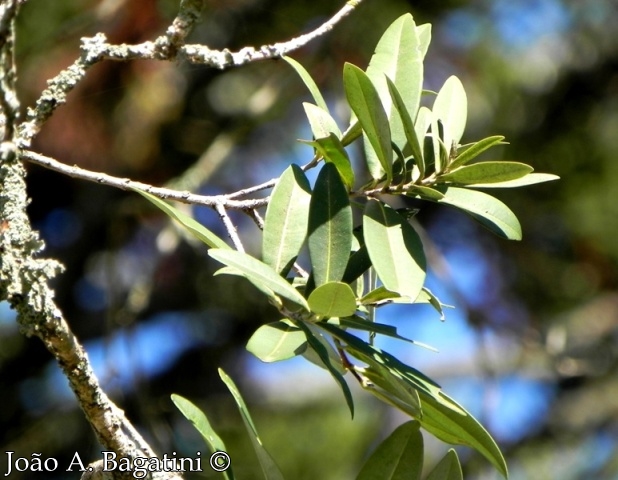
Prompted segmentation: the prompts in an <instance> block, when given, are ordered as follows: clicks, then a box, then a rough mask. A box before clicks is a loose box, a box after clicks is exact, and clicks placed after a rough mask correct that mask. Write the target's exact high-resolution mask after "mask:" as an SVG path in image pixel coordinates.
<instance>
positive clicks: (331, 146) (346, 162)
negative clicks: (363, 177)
mask: <svg viewBox="0 0 618 480" xmlns="http://www.w3.org/2000/svg"><path fill="white" fill-rule="evenodd" d="M311 145H313V146H314V147H315V148H316V149H317V151H318V152H319V153H320V155H322V157H324V160H326V161H327V162H329V163H332V164H333V165H335V167H337V171H338V172H339V175H341V180H343V183H344V184H345V186H346V187H347V188H348V190H350V189H351V188H352V187H353V186H354V170H352V164H351V163H350V158H349V157H348V154H347V152H346V151H345V148H343V144H342V143H341V140H339V139H338V138H337V137H336V136H335V134H334V133H331V134H329V135H328V136H327V137H326V138H318V139H317V140H316V141H314V142H311Z"/></svg>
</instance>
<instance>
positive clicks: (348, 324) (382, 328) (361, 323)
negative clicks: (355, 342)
mask: <svg viewBox="0 0 618 480" xmlns="http://www.w3.org/2000/svg"><path fill="white" fill-rule="evenodd" d="M329 323H331V324H333V325H334V324H338V325H341V326H342V327H345V328H352V329H355V330H363V331H366V332H371V333H375V334H379V335H385V336H387V337H392V338H397V339H399V340H403V341H404V342H408V343H412V344H414V345H416V346H418V347H423V348H427V349H428V350H431V351H433V352H436V351H437V350H436V349H435V348H433V347H430V346H429V345H425V344H424V343H420V342H417V341H415V340H411V339H409V338H406V337H403V336H401V335H399V334H398V333H397V328H396V327H393V326H392V325H386V324H384V323H378V322H371V321H369V320H365V319H364V318H362V317H359V316H358V315H353V316H350V317H342V318H339V319H338V320H337V321H335V320H330V321H329Z"/></svg>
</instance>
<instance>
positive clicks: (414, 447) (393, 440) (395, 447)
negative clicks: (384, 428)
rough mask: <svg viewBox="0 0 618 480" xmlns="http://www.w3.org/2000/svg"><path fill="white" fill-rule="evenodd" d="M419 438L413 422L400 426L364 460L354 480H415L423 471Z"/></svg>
mask: <svg viewBox="0 0 618 480" xmlns="http://www.w3.org/2000/svg"><path fill="white" fill-rule="evenodd" d="M423 453H424V447H423V435H422V434H421V431H420V424H419V423H418V422H416V421H410V422H406V423H404V424H403V425H400V426H399V427H397V428H396V429H395V431H393V433H391V434H390V435H389V436H388V438H387V439H386V440H384V441H383V442H382V443H381V444H380V445H378V448H377V449H376V450H375V452H373V454H372V455H371V457H369V458H368V459H367V461H366V462H365V465H363V468H362V470H361V471H360V473H359V474H358V477H356V479H357V480H376V479H380V480H418V479H420V478H421V473H422V471H423Z"/></svg>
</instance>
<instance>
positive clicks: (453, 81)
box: [433, 76, 468, 152]
mask: <svg viewBox="0 0 618 480" xmlns="http://www.w3.org/2000/svg"><path fill="white" fill-rule="evenodd" d="M433 113H434V115H435V116H436V118H438V119H439V120H440V121H441V122H442V125H443V126H444V144H445V145H446V148H447V151H448V152H450V150H451V147H452V146H453V145H455V146H457V145H458V144H459V141H460V140H461V137H462V135H463V133H464V130H465V128H466V120H467V118H468V99H467V97H466V92H465V90H464V88H463V85H462V84H461V81H460V80H459V79H458V78H457V77H455V76H451V77H449V78H448V79H447V80H446V82H444V85H443V86H442V88H441V89H440V91H439V92H438V96H437V97H436V100H435V102H434V104H433Z"/></svg>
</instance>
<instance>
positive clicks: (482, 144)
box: [450, 135, 504, 170]
mask: <svg viewBox="0 0 618 480" xmlns="http://www.w3.org/2000/svg"><path fill="white" fill-rule="evenodd" d="M503 141H504V137H503V136H502V135H495V136H493V137H487V138H484V139H483V140H479V141H478V142H476V143H473V144H472V145H470V146H469V147H468V148H466V149H465V150H464V151H462V152H461V153H460V154H459V155H457V156H456V157H455V158H454V159H453V161H452V162H451V164H450V169H451V170H452V169H454V168H457V167H461V166H462V165H465V164H466V163H468V162H469V161H470V160H472V159H474V158H476V157H478V156H479V155H480V154H481V153H483V152H484V151H485V150H488V149H489V148H491V147H493V146H495V145H501V144H502V143H503Z"/></svg>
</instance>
